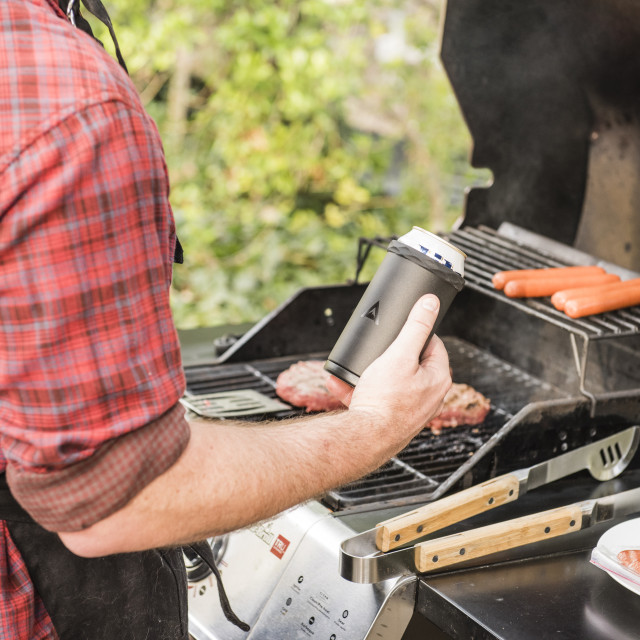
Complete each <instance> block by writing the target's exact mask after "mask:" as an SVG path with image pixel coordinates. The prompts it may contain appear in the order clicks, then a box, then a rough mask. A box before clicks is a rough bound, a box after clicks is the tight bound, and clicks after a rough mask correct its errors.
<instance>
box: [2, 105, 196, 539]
mask: <svg viewBox="0 0 640 640" xmlns="http://www.w3.org/2000/svg"><path fill="white" fill-rule="evenodd" d="M0 189H2V192H3V202H4V203H5V205H6V203H9V206H6V208H5V209H4V210H3V211H2V212H1V213H2V216H1V217H0V265H1V270H2V278H1V279H0V325H1V326H0V361H1V364H0V421H1V422H0V425H1V434H2V435H1V441H0V446H1V450H2V456H3V458H4V459H3V460H0V462H1V463H2V465H6V470H7V479H8V481H9V484H10V486H11V489H12V491H13V493H14V495H15V496H16V498H17V499H18V500H19V501H20V502H21V504H22V505H23V507H24V508H25V509H26V510H27V511H29V512H30V513H31V515H32V516H33V517H34V518H35V519H36V520H37V521H38V522H40V523H41V524H42V525H43V526H45V527H47V528H49V529H52V530H76V529H80V528H83V527H87V526H90V525H91V524H93V523H94V522H96V521H98V520H100V519H102V518H104V517H105V516H107V515H109V514H110V513H112V512H114V511H115V510H117V509H119V508H120V507H122V506H123V505H124V504H126V502H127V501H128V500H130V499H131V497H133V496H134V495H135V494H136V493H137V492H139V491H140V490H141V489H142V488H143V487H144V486H145V485H147V484H148V483H149V482H151V481H152V480H153V479H154V478H155V477H157V476H158V475H159V474H161V473H163V472H164V471H166V469H168V468H169V467H170V466H171V465H172V464H173V463H174V462H175V461H176V460H177V458H178V457H179V456H180V455H181V453H182V451H183V450H184V448H185V447H186V445H187V442H188V439H189V426H188V423H187V422H186V420H185V418H184V414H183V411H182V408H181V406H180V403H179V399H180V397H181V396H182V393H183V391H184V375H183V371H182V366H181V359H180V348H179V342H178V338H177V333H176V330H175V327H174V324H173V320H172V316H171V310H170V304H169V285H170V282H171V268H172V258H173V251H174V247H175V241H176V238H175V228H174V222H173V216H172V212H171V208H170V206H169V200H168V179H167V172H166V166H165V163H164V157H163V153H162V146H161V144H160V140H159V138H158V135H157V131H156V129H155V126H154V125H153V123H152V122H151V121H150V120H149V118H148V117H147V116H146V114H144V113H143V112H142V110H141V109H140V108H139V107H138V106H137V105H130V104H126V103H124V102H120V101H118V100H110V101H105V102H100V103H96V104H92V105H88V106H87V107H86V108H84V109H83V110H81V111H79V112H77V113H72V114H69V115H68V116H67V117H65V118H64V119H62V120H61V121H59V122H56V123H52V126H51V127H50V128H49V129H48V130H47V131H46V132H45V133H43V135H41V136H40V137H39V138H38V139H36V140H34V141H33V143H32V144H31V145H30V146H29V147H28V148H27V149H25V150H23V151H22V152H21V153H20V154H18V155H16V157H15V158H12V159H11V161H10V162H9V163H8V164H7V166H6V167H4V168H2V167H0ZM0 470H1V465H0Z"/></svg>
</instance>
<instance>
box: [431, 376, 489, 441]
mask: <svg viewBox="0 0 640 640" xmlns="http://www.w3.org/2000/svg"><path fill="white" fill-rule="evenodd" d="M490 409H491V401H490V400H489V399H488V398H485V396H483V395H482V394H481V393H480V392H479V391H476V390H475V389H474V388H473V387H471V386H469V385H468V384H460V383H456V382H454V383H453V384H452V385H451V388H450V389H449V391H447V395H445V397H444V404H443V407H442V411H440V413H439V414H438V415H437V416H436V417H435V418H433V420H431V421H430V422H429V424H428V425H427V426H428V427H430V428H431V431H433V433H440V432H441V431H442V429H443V428H445V427H458V426H460V425H462V424H480V423H481V422H484V419H485V418H486V417H487V414H488V413H489V410H490Z"/></svg>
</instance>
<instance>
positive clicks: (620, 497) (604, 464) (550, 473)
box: [340, 426, 640, 583]
mask: <svg viewBox="0 0 640 640" xmlns="http://www.w3.org/2000/svg"><path fill="white" fill-rule="evenodd" d="M639 443H640V427H638V426H635V427H631V428H629V429H625V430H624V431H621V432H619V433H617V434H615V435H613V436H609V437H607V438H603V439H602V440H598V441H596V442H593V443H591V444H589V445H586V446H584V447H580V448H578V449H575V450H574V451H570V452H569V453H565V454H563V455H560V456H557V457H555V458H551V459H550V460H547V461H546V462H541V463H540V464H536V465H534V466H532V467H529V468H527V469H520V470H518V471H513V472H511V473H508V474H505V475H502V476H499V477H497V478H493V479H491V480H487V481H486V482H483V483H482V484H479V485H476V486H474V487H471V488H469V489H465V490H463V491H460V492H458V493H455V494H453V495H451V496H448V497H446V498H442V499H440V500H437V501H436V502H432V503H430V504H427V505H425V506H422V507H420V508H418V509H414V510H413V511H410V512H408V513H405V514H402V515H400V516H397V517H395V518H392V519H390V520H386V521H385V522H382V523H380V524H378V525H377V526H376V527H375V528H374V529H370V530H369V531H365V532H364V533H361V534H359V535H356V536H354V537H351V538H348V539H347V540H345V541H344V542H343V543H342V545H341V554H340V573H341V575H342V576H343V577H344V578H346V579H347V580H351V581H352V582H360V583H372V582H380V581H381V580H387V579H389V578H393V577H396V576H400V575H406V574H407V573H414V572H418V573H427V572H429V571H434V570H437V569H441V568H442V567H446V566H450V565H453V564H457V563H459V562H463V561H466V560H471V559H475V558H479V557H482V556H485V555H489V554H491V553H495V552H498V551H503V550H506V549H513V548H515V547H519V546H522V545H525V544H529V543H531V542H538V541H540V540H545V539H547V538H553V537H556V536H561V535H564V534H566V533H571V532H574V531H579V530H580V529H586V528H587V527H590V526H593V525H595V524H597V523H600V522H606V521H608V520H612V519H613V518H617V517H620V516H623V515H628V514H631V513H636V512H640V488H638V489H631V490H630V491H624V492H622V493H618V494H615V495H611V496H607V497H605V498H599V499H597V500H585V501H582V502H577V503H574V504H570V505H567V506H564V507H559V508H556V509H550V510H548V511H543V512H541V513H535V514H533V515H527V516H523V517H521V518H516V519H513V520H508V521H506V522H499V523H497V524H492V525H488V526H485V527H480V528H477V529H472V530H470V531H465V532H462V533H456V534H453V535H449V536H445V537H441V538H436V539H432V540H427V541H425V542H421V543H418V544H416V545H414V546H411V547H404V548H402V549H398V547H402V546H403V545H406V544H407V543H409V542H411V541H413V540H415V539H417V538H420V537H422V536H424V535H427V534H429V533H433V532H434V531H438V530H440V529H443V528H444V527H447V526H449V525H452V524H455V523H457V522H460V521H462V520H465V519H466V518H469V517H471V516H473V515H476V514H479V513H482V512H484V511H488V510H489V509H493V508H495V507H498V506H500V505H503V504H506V503H507V502H513V501H514V500H517V499H518V498H519V497H520V496H522V495H524V494H525V493H526V492H527V491H530V490H532V489H536V488H537V487H540V486H542V485H545V484H548V483H550V482H554V481H555V480H559V479H560V478H564V477H566V476H568V475H571V474H573V473H576V472H578V471H581V470H583V469H588V470H589V472H590V473H591V475H592V476H593V477H594V478H595V479H596V480H600V481H606V480H611V479H612V478H615V477H616V476H618V475H619V474H620V473H622V472H623V471H624V470H625V469H626V467H627V466H628V464H629V462H630V461H631V459H632V458H633V456H634V455H635V453H636V450H637V448H638V444H639Z"/></svg>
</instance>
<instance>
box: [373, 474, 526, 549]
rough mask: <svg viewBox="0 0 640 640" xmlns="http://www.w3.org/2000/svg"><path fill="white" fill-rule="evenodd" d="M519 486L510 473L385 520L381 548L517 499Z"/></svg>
mask: <svg viewBox="0 0 640 640" xmlns="http://www.w3.org/2000/svg"><path fill="white" fill-rule="evenodd" d="M519 488H520V483H519V482H518V479H517V478H516V477H515V476H514V475H511V474H507V475H504V476H499V477H497V478H493V479H491V480H487V481H486V482H483V483H482V484H479V485H476V486H475V487H471V488H469V489H465V490H464V491H459V492H458V493H454V494H453V495H451V496H447V497H446V498H441V499H440V500H437V501H436V502H432V503H430V504H427V505H424V506H423V507H420V508H419V509H414V510H413V511H409V512H408V513H404V514H402V515H400V516H397V517H395V518H391V519H389V520H385V521H384V522H381V523H380V524H379V525H377V527H378V531H377V533H376V546H377V547H378V549H380V550H381V551H390V550H391V549H396V548H397V547H400V546H402V545H404V544H407V543H408V542H411V541H412V540H415V539H417V538H420V537H422V536H424V535H426V534H428V533H433V532H434V531H438V530H439V529H443V528H444V527H448V526H449V525H451V524H455V523H456V522H461V521H462V520H466V519H467V518H470V517H471V516H473V515H475V514H477V513H482V512H483V511H488V510H489V509H493V508H495V507H498V506H500V505H502V504H505V503H507V502H511V501H513V500H516V499H517V497H518V491H519Z"/></svg>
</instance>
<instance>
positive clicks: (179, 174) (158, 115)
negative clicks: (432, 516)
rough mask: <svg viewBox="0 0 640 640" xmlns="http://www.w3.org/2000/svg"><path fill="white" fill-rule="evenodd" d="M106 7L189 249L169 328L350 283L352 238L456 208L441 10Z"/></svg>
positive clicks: (324, 1) (250, 2)
mask: <svg viewBox="0 0 640 640" xmlns="http://www.w3.org/2000/svg"><path fill="white" fill-rule="evenodd" d="M108 8H109V9H110V11H111V17H112V20H113V22H114V24H115V26H116V33H117V34H118V38H119V41H120V45H121V48H122V50H123V53H124V56H125V59H126V60H127V64H128V65H129V69H130V72H131V75H132V79H133V80H134V82H135V83H136V85H137V87H138V89H139V91H140V94H141V96H142V99H143V102H144V104H145V106H146V108H147V109H148V111H149V113H150V114H151V115H152V116H153V117H154V119H155V120H156V122H157V123H158V126H159V128H160V132H161V135H162V137H163V140H164V142H165V151H166V155H167V162H168V167H169V172H170V176H171V181H172V192H171V203H172V206H173V209H174V214H175V217H176V223H177V226H178V232H179V235H180V238H181V241H182V243H183V245H184V247H185V254H186V262H185V265H183V266H176V267H175V269H174V285H173V291H172V304H173V309H174V314H175V318H176V322H177V324H178V326H181V327H191V326H204V325H214V324H219V323H228V322H244V321H254V320H257V319H259V318H261V317H262V316H264V315H265V314H266V313H267V312H269V311H270V310H272V309H273V308H275V307H276V306H277V305H279V304H281V303H282V302H284V301H285V300H286V299H287V298H288V297H289V296H291V295H292V294H293V293H294V292H295V291H296V290H297V289H299V288H301V287H306V286H315V285H320V284H329V283H339V282H345V281H346V280H347V279H349V278H352V277H353V274H354V271H355V256H356V250H357V239H358V237H361V236H364V237H373V236H389V235H392V234H398V235H400V234H402V233H404V232H405V231H406V230H408V229H409V228H411V226H412V225H414V224H417V225H420V226H423V227H426V228H431V229H434V230H442V229H447V228H450V226H451V224H452V223H453V220H454V219H455V218H456V217H457V216H458V215H459V214H460V212H461V208H462V201H461V195H460V194H461V192H462V190H463V188H464V187H465V186H466V185H468V184H470V183H471V182H472V181H474V180H477V179H478V177H477V175H476V174H473V173H472V172H471V170H470V168H469V166H468V163H467V157H468V155H469V148H470V139H469V136H468V133H467V131H466V128H465V126H464V123H463V122H462V119H461V117H460V114H459V111H458V107H457V103H456V101H455V99H454V97H453V94H452V92H451V88H450V87H449V84H448V81H447V79H446V77H445V75H444V73H443V71H442V69H441V68H440V65H439V61H438V42H437V33H438V29H437V24H438V19H439V16H438V13H439V11H438V9H439V7H435V8H434V7H433V6H431V5H430V4H428V3H421V4H418V5H415V6H414V5H409V4H408V3H404V2H403V3H400V2H399V0H395V1H394V0H387V1H386V2H385V1H383V0H374V1H371V2H366V3H365V2H363V1H362V0H352V1H350V0H332V1H330V0H298V1H294V0H279V1H277V2H273V1H266V0H243V1H242V2H240V1H226V2H224V1H222V0H180V1H178V0H155V1H154V0H110V2H109V3H108ZM400 9H402V10H403V11H404V14H399V13H398V11H399V10H400ZM398 16H400V18H401V24H402V26H403V29H402V38H404V41H402V42H401V45H402V46H401V47H400V49H398V47H396V48H395V51H396V53H395V54H394V55H392V56H390V57H389V56H387V58H386V59H383V60H382V61H380V59H379V57H378V58H376V55H375V51H376V49H375V47H376V46H378V47H379V45H380V43H381V42H384V41H385V40H384V39H385V37H386V38H387V40H389V38H392V37H396V44H397V42H398V39H397V36H398V30H397V25H398ZM394 25H395V26H394ZM97 31H100V30H99V29H97ZM100 37H101V39H102V40H103V42H104V43H105V46H107V48H109V46H110V45H109V43H108V35H106V34H104V31H102V32H101V33H100ZM398 51H399V52H400V53H399V54H398ZM374 253H375V252H374ZM381 253H382V252H381ZM381 258H382V255H379V256H375V255H374V257H373V258H372V264H371V265H368V268H369V271H368V272H365V278H366V277H367V276H368V275H370V273H371V272H372V271H373V269H375V266H376V264H377V263H378V262H379V260H380V259H381Z"/></svg>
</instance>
